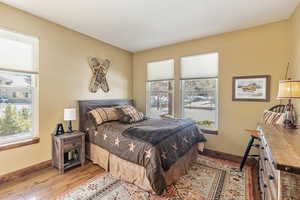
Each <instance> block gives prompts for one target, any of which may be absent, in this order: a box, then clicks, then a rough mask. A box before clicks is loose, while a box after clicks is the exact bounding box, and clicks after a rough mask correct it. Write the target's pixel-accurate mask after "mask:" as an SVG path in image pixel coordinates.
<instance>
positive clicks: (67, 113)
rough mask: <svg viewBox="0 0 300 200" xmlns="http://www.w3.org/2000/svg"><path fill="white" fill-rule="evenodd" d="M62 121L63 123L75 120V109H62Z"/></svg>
mask: <svg viewBox="0 0 300 200" xmlns="http://www.w3.org/2000/svg"><path fill="white" fill-rule="evenodd" d="M64 120H65V121H71V120H76V109H75V108H66V109H64Z"/></svg>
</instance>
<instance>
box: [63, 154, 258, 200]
mask: <svg viewBox="0 0 300 200" xmlns="http://www.w3.org/2000/svg"><path fill="white" fill-rule="evenodd" d="M251 177H252V176H251V168H250V167H248V166H246V167H245V168H244V171H243V172H240V171H239V165H238V163H233V162H229V161H224V160H219V159H214V158H210V157H206V156H202V155H199V156H198V157H197V159H196V160H195V161H194V162H193V164H192V166H191V168H190V170H189V172H188V174H186V175H185V176H183V177H181V178H180V179H179V180H178V181H177V182H176V183H175V184H173V185H171V186H169V187H168V188H167V190H166V192H165V193H164V194H163V195H161V196H158V195H153V194H150V193H148V192H145V191H143V190H141V189H139V188H138V187H137V186H135V185H132V184H128V183H125V182H124V181H120V180H117V179H115V178H113V177H112V176H111V175H110V174H109V173H105V174H104V175H101V176H98V177H95V178H94V179H92V180H90V181H88V182H87V183H85V184H83V185H80V186H79V187H77V188H75V189H73V190H71V191H70V192H67V193H65V194H63V195H61V196H60V197H58V198H57V200H100V199H101V200H253V193H252V192H253V188H252V179H251Z"/></svg>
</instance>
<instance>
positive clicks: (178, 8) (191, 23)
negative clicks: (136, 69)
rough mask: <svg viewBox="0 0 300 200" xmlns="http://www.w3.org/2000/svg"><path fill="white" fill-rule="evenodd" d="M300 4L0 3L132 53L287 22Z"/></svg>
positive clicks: (252, 0)
mask: <svg viewBox="0 0 300 200" xmlns="http://www.w3.org/2000/svg"><path fill="white" fill-rule="evenodd" d="M299 1H300V0H0V2H3V3H6V4H9V5H11V6H14V7H17V8H20V9H22V10H25V11H27V12H29V13H32V14H34V15H37V16H39V17H42V18H45V19H48V20H50V21H52V22H55V23H58V24H61V25H63V26H66V27H68V28H70V29H73V30H76V31H78V32H81V33H83V34H86V35H89V36H92V37H94V38H97V39H99V40H102V41H105V42H107V43H110V44H112V45H115V46H118V47H120V48H123V49H126V50H129V51H132V52H136V51H141V50H145V49H150V48H155V47H159V46H163V45H167V44H173V43H177V42H181V41H186V40H191V39H195V38H200V37H205V36H209V35H214V34H219V33H224V32H228V31H233V30H238V29H243V28H248V27H252V26H257V25H261V24H266V23H270V22H275V21H279V20H283V19H287V18H288V17H289V16H290V15H291V14H292V12H293V10H294V9H295V8H296V5H297V3H298V2H299Z"/></svg>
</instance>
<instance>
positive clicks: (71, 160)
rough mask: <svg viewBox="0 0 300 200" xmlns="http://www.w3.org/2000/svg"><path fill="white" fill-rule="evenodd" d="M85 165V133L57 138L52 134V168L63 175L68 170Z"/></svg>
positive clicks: (69, 134) (67, 134)
mask: <svg viewBox="0 0 300 200" xmlns="http://www.w3.org/2000/svg"><path fill="white" fill-rule="evenodd" d="M84 163H85V133H83V132H80V131H74V132H73V133H65V134H63V135H58V136H55V135H54V134H52V166H53V167H56V168H58V170H59V173H60V174H63V173H64V172H65V170H66V169H69V168H72V167H75V166H77V165H81V166H83V165H84Z"/></svg>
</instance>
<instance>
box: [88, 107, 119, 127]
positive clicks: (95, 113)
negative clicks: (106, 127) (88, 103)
mask: <svg viewBox="0 0 300 200" xmlns="http://www.w3.org/2000/svg"><path fill="white" fill-rule="evenodd" d="M89 114H90V115H91V116H92V117H93V118H94V121H95V123H96V124H97V125H100V124H102V123H104V122H108V121H117V120H119V119H120V115H119V113H118V111H117V109H116V107H109V108H102V107H99V108H96V109H93V110H91V111H90V112H89Z"/></svg>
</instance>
